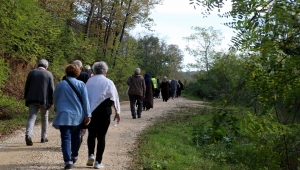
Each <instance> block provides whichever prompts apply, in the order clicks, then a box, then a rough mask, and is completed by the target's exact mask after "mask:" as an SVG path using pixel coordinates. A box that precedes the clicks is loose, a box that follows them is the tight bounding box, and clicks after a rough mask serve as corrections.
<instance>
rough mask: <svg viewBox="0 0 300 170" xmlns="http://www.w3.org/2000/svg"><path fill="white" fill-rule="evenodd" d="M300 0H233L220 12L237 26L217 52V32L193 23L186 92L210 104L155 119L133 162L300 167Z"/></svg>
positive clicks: (211, 5)
mask: <svg viewBox="0 0 300 170" xmlns="http://www.w3.org/2000/svg"><path fill="white" fill-rule="evenodd" d="M190 2H191V4H193V3H194V5H195V8H204V10H203V11H204V12H203V15H209V14H210V13H211V12H212V11H213V10H219V11H222V10H223V8H222V7H223V5H224V4H223V3H224V2H223V1H222V0H221V1H220V0H212V1H209V2H208V1H206V0H190ZM299 5H300V4H299V1H296V0H292V1H280V2H279V1H272V0H271V1H255V0H254V1H243V2H241V1H239V0H233V1H232V4H231V7H232V9H231V10H230V11H228V12H223V13H221V12H220V15H219V16H220V17H224V18H232V19H233V22H230V23H225V25H227V26H229V27H230V28H233V29H234V30H235V31H236V36H235V37H233V38H232V42H233V44H234V45H233V46H232V48H231V49H230V50H229V51H220V50H217V49H216V46H218V44H219V42H218V38H216V36H219V37H221V35H222V34H221V33H220V32H218V31H216V30H214V29H212V28H209V29H206V28H204V29H203V28H199V27H193V30H194V31H195V33H194V34H192V35H191V36H189V37H186V38H185V39H186V40H187V41H188V42H191V45H189V46H188V47H187V49H186V50H187V51H188V52H189V53H190V54H191V55H193V56H195V59H196V62H195V63H193V64H190V65H189V66H190V67H191V68H194V69H197V70H198V71H197V72H195V74H194V75H193V81H191V82H190V83H188V84H186V86H185V89H184V93H185V94H186V95H187V96H195V97H194V98H200V99H202V100H204V101H206V102H209V103H210V105H209V106H203V107H202V108H196V109H195V108H193V109H192V108H181V110H180V111H173V113H170V114H169V116H168V117H166V118H165V119H163V120H157V123H156V124H155V125H153V126H152V127H150V128H149V129H147V130H146V131H145V132H144V133H143V134H142V135H141V137H140V138H139V141H137V144H139V147H138V148H137V150H136V151H135V152H134V153H133V160H136V161H135V163H136V164H135V165H136V167H137V168H141V169H205V170H206V169H269V170H299V168H300V135H299V134H300V109H299V108H300V100H299V99H300V84H299V82H300V68H299V65H300V63H299V61H300V60H299V56H300V53H299V51H300V50H299V49H300V42H299V31H298V29H299V28H300V18H299ZM214 41H217V42H214ZM193 44H196V45H195V46H193ZM189 98H190V97H189Z"/></svg>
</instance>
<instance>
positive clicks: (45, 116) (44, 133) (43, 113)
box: [39, 105, 49, 143]
mask: <svg viewBox="0 0 300 170" xmlns="http://www.w3.org/2000/svg"><path fill="white" fill-rule="evenodd" d="M39 109H40V112H41V121H42V123H41V124H42V125H41V126H42V130H41V142H42V143H44V142H48V139H47V133H48V115H49V111H48V110H47V109H46V108H45V107H44V106H41V105H40V107H39Z"/></svg>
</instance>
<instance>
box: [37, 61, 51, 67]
mask: <svg viewBox="0 0 300 170" xmlns="http://www.w3.org/2000/svg"><path fill="white" fill-rule="evenodd" d="M48 65H49V63H48V61H47V60H46V59H41V60H40V61H39V63H38V67H44V68H48Z"/></svg>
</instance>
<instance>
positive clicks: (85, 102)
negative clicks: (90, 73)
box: [82, 84, 92, 126]
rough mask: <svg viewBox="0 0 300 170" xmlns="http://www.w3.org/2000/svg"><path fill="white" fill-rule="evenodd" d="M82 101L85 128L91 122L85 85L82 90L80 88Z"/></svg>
mask: <svg viewBox="0 0 300 170" xmlns="http://www.w3.org/2000/svg"><path fill="white" fill-rule="evenodd" d="M82 100H83V101H82V102H83V104H82V107H83V112H84V114H85V118H84V124H85V125H86V126H87V125H88V124H89V123H90V122H91V117H92V114H91V109H90V102H89V98H88V93H87V89H86V85H85V84H83V88H82Z"/></svg>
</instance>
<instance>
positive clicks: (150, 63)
mask: <svg viewBox="0 0 300 170" xmlns="http://www.w3.org/2000/svg"><path fill="white" fill-rule="evenodd" d="M137 50H138V52H139V53H138V54H137V55H136V59H137V61H138V64H139V67H140V68H141V69H142V70H145V72H147V73H150V75H151V76H152V75H153V76H155V77H164V76H169V75H173V76H174V75H176V74H177V73H178V71H179V70H180V69H181V62H182V60H183V53H182V51H181V50H180V49H179V47H178V46H177V45H172V44H171V45H167V44H166V43H165V42H164V41H161V40H159V38H158V37H154V36H152V35H151V36H144V37H143V38H140V39H139V40H138V41H137Z"/></svg>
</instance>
